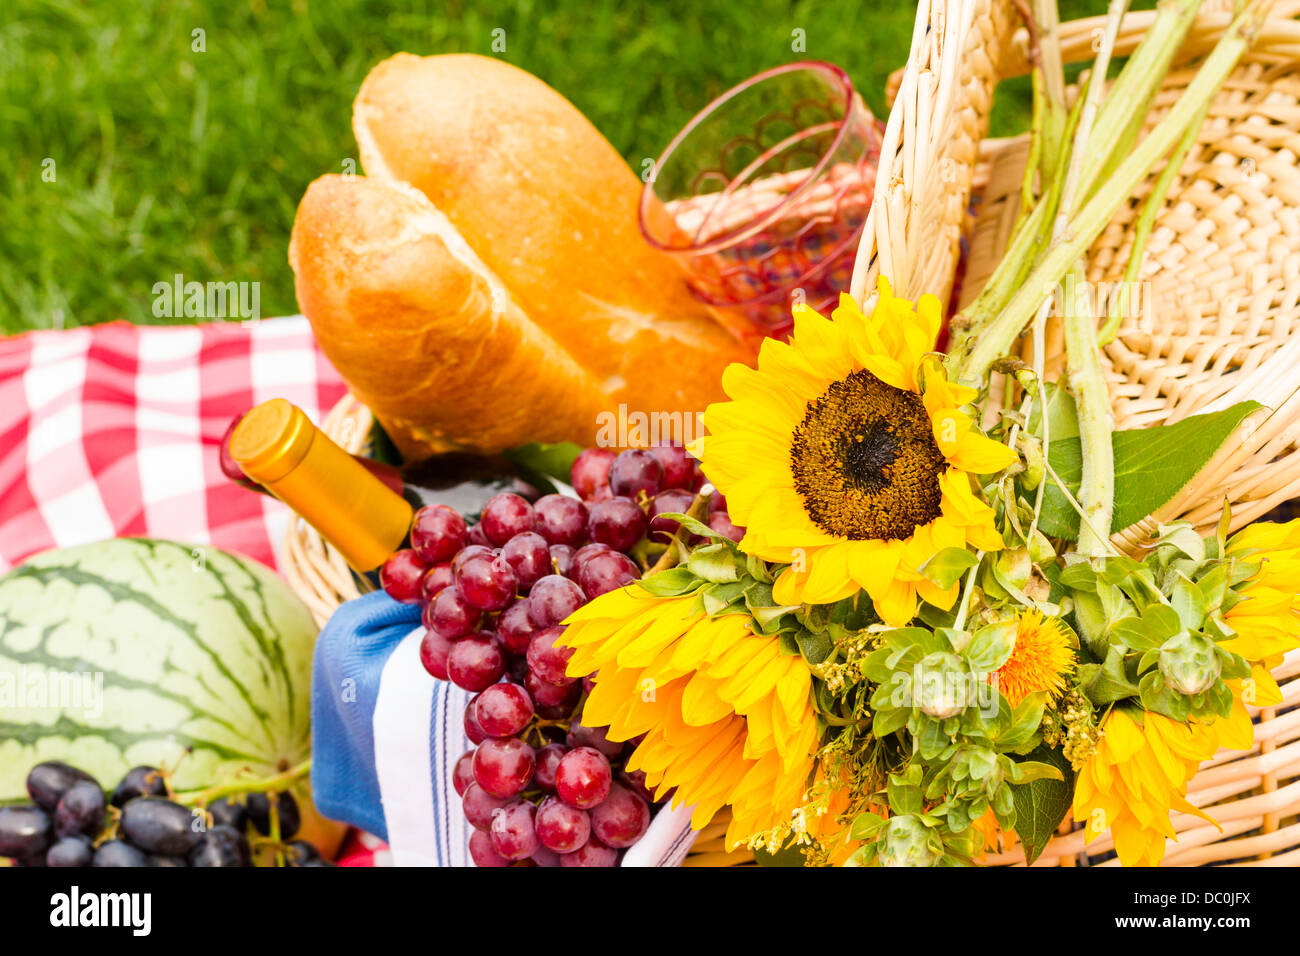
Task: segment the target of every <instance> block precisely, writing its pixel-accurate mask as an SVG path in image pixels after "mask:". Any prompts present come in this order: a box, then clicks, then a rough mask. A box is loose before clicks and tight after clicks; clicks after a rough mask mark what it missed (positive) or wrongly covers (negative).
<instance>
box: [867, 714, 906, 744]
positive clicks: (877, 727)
mask: <svg viewBox="0 0 1300 956" xmlns="http://www.w3.org/2000/svg"><path fill="white" fill-rule="evenodd" d="M907 717H908V711H907V710H905V709H903V708H902V707H899V708H896V709H894V710H878V711H876V712H875V714H874V715H873V716H872V718H871V733H872V734H873V735H875V736H876V737H877V738H880V737H888V736H889V735H890V734H892V733H893V732H894V731H895V730H898V729H899V728H900V727H902V726H903V725H904V724H905V723H907Z"/></svg>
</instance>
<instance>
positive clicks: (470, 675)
mask: <svg viewBox="0 0 1300 956" xmlns="http://www.w3.org/2000/svg"><path fill="white" fill-rule="evenodd" d="M505 671H506V658H505V654H503V653H502V651H501V645H500V644H499V643H498V642H497V639H496V638H495V637H493V636H492V635H491V634H489V633H487V632H486V631H478V632H477V633H475V634H471V635H470V636H469V637H465V638H462V639H461V640H459V641H456V642H455V643H454V644H452V646H451V650H450V651H448V652H447V677H448V679H450V680H451V682H452V683H453V684H455V685H456V686H457V687H463V688H465V690H468V691H480V690H483V689H484V688H486V687H491V686H492V685H493V684H495V683H496V682H497V681H499V680H500V679H501V675H502V674H504V673H505Z"/></svg>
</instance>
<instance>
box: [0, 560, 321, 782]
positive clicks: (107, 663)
mask: <svg viewBox="0 0 1300 956" xmlns="http://www.w3.org/2000/svg"><path fill="white" fill-rule="evenodd" d="M315 638H316V626H315V624H314V623H313V621H312V618H311V615H310V614H309V613H308V611H307V608H306V607H305V606H304V605H303V604H302V602H301V601H299V600H298V598H297V597H296V596H295V595H294V594H293V592H292V591H290V590H289V588H288V586H287V585H286V584H285V583H284V582H283V581H281V580H280V579H279V578H278V577H276V576H275V575H274V574H273V573H272V572H271V571H269V570H267V569H266V568H264V567H262V566H261V565H259V564H256V563H254V562H252V561H248V560H245V559H243V558H239V557H236V556H235V555H232V554H227V553H225V552H222V551H219V550H217V549H215V548H210V547H203V546H196V545H188V544H178V543H176V542H171V541H158V540H149V539H143V538H119V539H115V540H112V541H104V542H100V543H96V544H89V545H83V546H81V547H76V548H69V549H66V550H62V551H49V552H45V553H43V554H40V555H37V556H36V557H33V558H31V559H30V560H29V561H28V562H27V563H25V564H23V565H21V566H20V567H18V568H15V569H14V570H12V571H10V572H9V573H8V574H7V575H5V576H3V577H0V802H4V801H9V800H14V799H19V798H22V797H23V795H24V781H25V779H26V775H27V771H28V770H29V769H30V768H31V767H32V766H33V765H34V764H36V763H39V762H40V761H42V760H63V761H66V762H68V763H71V764H73V765H74V766H77V767H80V768H81V769H82V770H85V771H86V772H88V773H90V774H92V775H93V776H94V777H95V778H96V779H98V780H99V781H100V783H101V784H103V785H104V786H106V787H111V786H112V785H113V784H114V783H115V782H116V781H117V780H119V779H120V778H121V777H122V775H123V774H124V773H125V772H126V771H127V770H129V769H130V768H131V767H133V766H136V765H139V764H149V765H153V766H160V765H165V766H167V767H169V768H170V767H175V768H176V774H175V776H174V778H173V785H174V786H175V787H176V789H177V790H192V789H199V788H202V787H207V786H211V785H213V784H217V783H225V782H229V781H232V780H234V779H235V777H236V775H237V774H238V773H239V772H241V771H243V770H245V769H247V770H248V771H250V772H251V773H252V774H254V775H256V776H259V777H265V776H269V775H272V774H274V773H277V772H281V771H283V770H285V769H287V768H289V767H290V766H293V765H296V764H298V763H300V762H301V761H303V760H305V759H307V758H308V757H309V756H310V753H311V738H310V727H309V715H310V687H311V654H312V645H313V643H314V641H315ZM187 747H192V748H193V751H192V752H191V753H190V754H188V755H186V756H185V757H184V759H181V758H182V755H183V754H184V752H185V749H186V748H187Z"/></svg>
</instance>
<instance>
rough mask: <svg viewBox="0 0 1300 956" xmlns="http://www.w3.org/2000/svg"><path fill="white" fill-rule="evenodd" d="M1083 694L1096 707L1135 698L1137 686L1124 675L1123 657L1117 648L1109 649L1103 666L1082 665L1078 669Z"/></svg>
mask: <svg viewBox="0 0 1300 956" xmlns="http://www.w3.org/2000/svg"><path fill="white" fill-rule="evenodd" d="M1079 680H1080V684H1081V685H1082V686H1083V692H1084V693H1085V694H1087V695H1088V699H1089V700H1090V701H1092V702H1093V703H1094V704H1096V705H1097V706H1099V707H1100V706H1103V705H1105V704H1109V703H1112V702H1114V701H1117V700H1123V699H1124V698H1126V697H1135V696H1136V695H1137V693H1138V688H1137V685H1136V684H1134V683H1133V682H1132V681H1130V680H1129V679H1128V676H1127V675H1126V674H1125V673H1124V655H1123V654H1121V653H1120V649H1119V648H1118V647H1113V646H1112V647H1111V648H1110V650H1109V651H1108V652H1107V654H1106V662H1105V663H1104V664H1084V665H1083V666H1082V667H1080V668H1079Z"/></svg>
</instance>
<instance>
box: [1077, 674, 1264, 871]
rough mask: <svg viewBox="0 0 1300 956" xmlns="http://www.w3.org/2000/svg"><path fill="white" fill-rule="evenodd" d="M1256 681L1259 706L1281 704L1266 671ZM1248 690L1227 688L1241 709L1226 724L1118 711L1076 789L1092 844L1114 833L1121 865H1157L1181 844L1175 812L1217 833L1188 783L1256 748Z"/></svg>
mask: <svg viewBox="0 0 1300 956" xmlns="http://www.w3.org/2000/svg"><path fill="white" fill-rule="evenodd" d="M1251 680H1252V683H1253V685H1254V686H1253V692H1254V693H1255V694H1256V695H1257V697H1258V698H1259V700H1258V701H1257V702H1258V703H1259V705H1260V706H1270V705H1271V704H1275V703H1278V702H1280V701H1281V699H1282V695H1281V692H1280V691H1279V690H1278V687H1277V684H1276V683H1275V682H1274V681H1273V679H1272V677H1270V676H1269V674H1268V672H1267V671H1266V670H1264V669H1263V668H1262V667H1258V666H1257V667H1255V668H1253V670H1252V674H1251ZM1242 683H1243V682H1242V681H1229V682H1228V686H1229V687H1230V688H1232V691H1233V697H1234V703H1233V708H1232V712H1231V713H1230V714H1229V715H1228V716H1227V717H1216V718H1212V719H1210V720H1207V721H1201V720H1197V719H1193V720H1192V721H1190V722H1189V723H1181V722H1179V721H1176V720H1170V719H1169V718H1168V717H1165V716H1162V715H1161V714H1157V713H1154V712H1152V711H1145V712H1140V711H1139V712H1136V713H1131V712H1130V711H1129V710H1128V709H1116V710H1113V711H1111V713H1110V715H1109V716H1108V717H1107V718H1106V720H1105V723H1103V724H1102V737H1101V740H1100V741H1098V743H1097V750H1096V753H1095V754H1094V755H1093V756H1092V757H1091V758H1090V759H1089V760H1088V762H1087V764H1085V765H1084V767H1083V768H1082V769H1081V770H1080V771H1079V774H1078V777H1077V779H1076V782H1075V790H1074V818H1075V819H1076V820H1079V821H1080V822H1082V823H1083V824H1084V842H1085V843H1091V842H1092V841H1093V840H1095V839H1096V838H1097V837H1099V836H1101V834H1102V833H1104V832H1105V831H1106V830H1107V829H1109V830H1110V832H1111V836H1112V837H1113V838H1114V840H1115V852H1116V853H1117V854H1118V855H1119V859H1120V862H1121V863H1122V864H1124V865H1125V866H1156V865H1158V864H1159V863H1160V861H1161V860H1162V859H1163V858H1164V855H1165V840H1166V839H1175V840H1176V839H1177V836H1176V835H1175V833H1174V827H1173V824H1172V823H1171V821H1170V819H1169V813H1170V811H1171V810H1181V811H1183V812H1185V813H1194V814H1196V816H1198V817H1201V818H1202V819H1204V820H1207V821H1209V822H1210V823H1214V824H1215V826H1218V824H1217V823H1215V821H1214V819H1213V818H1212V817H1210V816H1209V815H1207V814H1206V813H1205V812H1204V811H1202V810H1200V809H1198V808H1197V807H1194V806H1193V805H1192V804H1190V803H1188V802H1187V799H1186V797H1187V783H1188V781H1190V780H1191V778H1192V776H1193V775H1194V774H1195V773H1196V771H1197V769H1198V768H1199V767H1200V766H1201V763H1202V762H1204V761H1206V760H1208V759H1210V758H1211V757H1213V756H1214V755H1215V753H1217V752H1218V750H1219V748H1220V747H1229V748H1232V749H1234V750H1246V749H1249V748H1250V746H1251V745H1252V743H1253V740H1254V729H1253V725H1252V724H1251V721H1250V714H1249V712H1248V711H1247V710H1246V707H1245V704H1244V703H1242V692H1243V688H1242Z"/></svg>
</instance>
